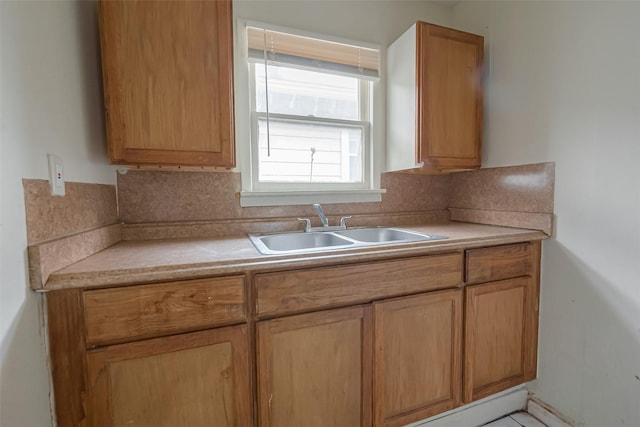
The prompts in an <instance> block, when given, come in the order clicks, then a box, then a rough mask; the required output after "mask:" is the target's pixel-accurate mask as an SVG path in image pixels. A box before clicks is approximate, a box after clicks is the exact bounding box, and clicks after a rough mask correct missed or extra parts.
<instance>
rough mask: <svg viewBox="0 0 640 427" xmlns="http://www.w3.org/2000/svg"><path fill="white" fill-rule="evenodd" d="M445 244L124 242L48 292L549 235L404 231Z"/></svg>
mask: <svg viewBox="0 0 640 427" xmlns="http://www.w3.org/2000/svg"><path fill="white" fill-rule="evenodd" d="M401 228H404V229H408V230H414V231H419V232H424V233H431V234H440V235H444V236H448V239H446V240H433V241H427V242H414V243H398V244H384V245H377V246H368V247H359V248H352V249H341V250H323V251H321V252H316V253H306V254H298V255H262V254H261V253H259V252H258V251H257V250H256V249H255V247H254V246H253V245H252V244H251V242H250V241H249V239H248V238H247V237H246V236H235V237H224V238H191V239H167V240H145V241H133V240H131V241H122V242H120V243H118V244H116V245H114V246H111V247H109V248H107V249H105V250H103V251H101V252H98V253H96V254H94V255H91V256H89V257H88V258H85V259H83V260H81V261H78V262H76V263H74V264H72V265H70V266H68V267H66V268H63V269H61V270H58V271H56V272H54V273H53V274H51V275H50V276H49V279H48V280H47V282H46V284H45V285H44V289H45V290H56V289H68V288H95V287H106V286H117V285H132V284H138V283H150V282H159V281H172V280H184V279H195V278H202V277H208V276H216V275H222V274H233V273H244V272H249V271H266V270H271V271H273V270H278V269H284V268H295V267H310V266H320V265H328V264H339V263H343V262H344V263H346V262H356V261H369V260H377V259H384V258H394V257H399V256H411V255H421V254H427V253H438V252H447V251H456V250H462V249H465V248H473V247H481V246H488V245H500V244H508V243H515V242H521V241H528V240H542V239H546V238H548V236H547V235H546V234H545V233H543V232H541V231H537V230H528V229H520V228H510V227H499V226H492V225H480V224H470V223H462V222H453V221H451V222H443V223H434V224H428V225H423V226H405V227H401Z"/></svg>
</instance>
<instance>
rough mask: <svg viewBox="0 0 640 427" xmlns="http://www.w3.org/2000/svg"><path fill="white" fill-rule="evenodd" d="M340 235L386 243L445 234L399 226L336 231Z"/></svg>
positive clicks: (413, 240) (370, 241)
mask: <svg viewBox="0 0 640 427" xmlns="http://www.w3.org/2000/svg"><path fill="white" fill-rule="evenodd" d="M335 234H337V235H339V236H344V237H348V238H350V239H353V240H358V241H360V242H369V243H386V242H399V241H404V242H418V241H422V240H435V239H442V238H444V237H443V236H436V235H428V234H422V233H417V232H415V231H409V230H401V229H398V228H382V227H381V228H352V229H349V230H341V231H336V232H335Z"/></svg>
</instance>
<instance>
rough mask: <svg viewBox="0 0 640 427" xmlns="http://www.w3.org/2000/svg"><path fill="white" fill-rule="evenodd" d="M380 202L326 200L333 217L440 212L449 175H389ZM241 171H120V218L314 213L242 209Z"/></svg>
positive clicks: (259, 216)
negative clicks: (334, 201) (239, 172)
mask: <svg viewBox="0 0 640 427" xmlns="http://www.w3.org/2000/svg"><path fill="white" fill-rule="evenodd" d="M381 184H382V188H385V189H386V190H387V192H386V193H385V194H383V195H382V202H380V203H346V204H326V205H323V208H324V211H325V213H326V214H327V215H328V216H331V215H336V216H338V215H357V214H380V213H404V212H423V211H438V210H444V209H446V208H447V203H448V200H447V198H448V192H449V177H448V176H445V175H408V174H398V173H385V174H383V175H382V179H381ZM240 185H241V184H240V174H237V173H228V172H226V173H225V172H156V171H129V172H128V173H127V174H126V175H118V204H119V207H120V219H121V220H122V221H123V222H124V223H126V224H136V223H154V222H174V221H217V220H231V219H264V218H282V217H290V218H295V217H300V216H305V217H312V216H315V211H314V210H313V208H312V207H311V206H310V205H307V206H305V205H301V206H270V207H248V208H241V207H240V200H239V199H238V198H237V196H236V195H237V193H238V192H239V191H240Z"/></svg>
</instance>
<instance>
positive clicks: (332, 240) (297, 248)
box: [249, 232, 354, 254]
mask: <svg viewBox="0 0 640 427" xmlns="http://www.w3.org/2000/svg"><path fill="white" fill-rule="evenodd" d="M249 238H250V239H251V242H252V243H253V244H254V246H256V248H258V250H259V251H260V252H262V253H266V254H272V253H282V252H302V251H308V250H317V249H322V248H332V249H336V247H340V246H351V245H353V244H354V242H353V241H352V240H348V239H345V238H343V237H340V236H337V235H335V234H333V233H327V232H319V233H302V232H294V233H286V234H271V235H266V236H254V235H249Z"/></svg>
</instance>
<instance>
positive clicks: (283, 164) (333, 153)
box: [258, 118, 364, 183]
mask: <svg viewBox="0 0 640 427" xmlns="http://www.w3.org/2000/svg"><path fill="white" fill-rule="evenodd" d="M258 128H259V141H258V143H259V147H258V149H259V154H258V156H259V164H258V170H259V180H260V182H315V183H357V182H362V180H363V171H362V164H363V161H362V156H363V153H362V148H363V144H362V139H363V135H364V130H363V129H362V127H360V126H344V125H339V124H324V123H322V124H320V123H307V122H303V121H292V120H275V119H273V118H270V119H269V131H270V135H271V138H270V144H269V145H270V148H271V149H270V155H269V154H268V151H267V121H266V119H262V118H260V119H258Z"/></svg>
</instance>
